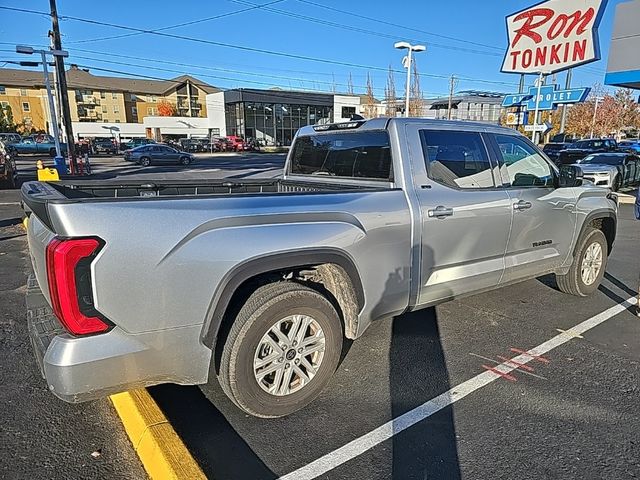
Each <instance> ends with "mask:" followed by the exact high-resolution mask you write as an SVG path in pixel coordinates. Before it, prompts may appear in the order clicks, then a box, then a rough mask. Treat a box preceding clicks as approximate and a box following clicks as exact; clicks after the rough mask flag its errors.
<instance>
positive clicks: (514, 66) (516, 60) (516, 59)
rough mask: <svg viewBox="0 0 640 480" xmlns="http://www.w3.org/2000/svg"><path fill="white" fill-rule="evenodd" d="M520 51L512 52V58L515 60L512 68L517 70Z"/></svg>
mask: <svg viewBox="0 0 640 480" xmlns="http://www.w3.org/2000/svg"><path fill="white" fill-rule="evenodd" d="M520 53H521V52H520V51H519V50H516V51H515V52H511V54H510V55H511V57H512V58H513V61H512V62H511V68H513V69H515V68H516V64H517V63H518V55H520Z"/></svg>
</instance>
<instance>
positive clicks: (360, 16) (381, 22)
mask: <svg viewBox="0 0 640 480" xmlns="http://www.w3.org/2000/svg"><path fill="white" fill-rule="evenodd" d="M297 1H298V2H300V3H306V4H307V5H313V6H314V7H318V8H324V9H326V10H330V11H333V12H336V13H341V14H343V15H349V16H352V17H356V18H362V19H364V20H369V21H371V22H376V23H380V24H382V25H389V26H391V27H396V28H401V29H404V30H410V31H413V32H417V33H422V34H425V35H431V36H434V37H438V38H443V39H445V40H453V41H456V42H462V43H467V44H470V45H475V46H477V47H485V48H492V49H497V50H503V49H502V48H500V47H496V46H495V45H488V44H486V43H479V42H472V41H471V40H464V39H462V38H456V37H450V36H447V35H442V34H439V33H433V32H428V31H426V30H420V29H418V28H412V27H408V26H406V25H400V24H397V23H393V22H387V21H385V20H380V19H379V18H374V17H368V16H366V15H361V14H358V13H354V12H349V11H346V10H340V9H338V8H334V7H330V6H328V5H322V4H319V3H315V2H311V1H309V0H297Z"/></svg>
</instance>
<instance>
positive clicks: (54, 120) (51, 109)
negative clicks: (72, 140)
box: [40, 50, 62, 157]
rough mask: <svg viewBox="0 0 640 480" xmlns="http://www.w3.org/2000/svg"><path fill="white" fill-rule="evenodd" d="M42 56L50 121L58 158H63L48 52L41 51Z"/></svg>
mask: <svg viewBox="0 0 640 480" xmlns="http://www.w3.org/2000/svg"><path fill="white" fill-rule="evenodd" d="M40 55H41V56H42V71H43V72H44V86H45V88H46V89H47V97H48V98H49V121H50V122H51V129H52V130H53V141H54V142H55V144H56V157H61V156H62V150H60V133H59V132H58V119H57V118H56V107H55V102H54V101H53V92H52V91H51V82H50V80H49V68H48V66H47V52H46V51H44V50H40Z"/></svg>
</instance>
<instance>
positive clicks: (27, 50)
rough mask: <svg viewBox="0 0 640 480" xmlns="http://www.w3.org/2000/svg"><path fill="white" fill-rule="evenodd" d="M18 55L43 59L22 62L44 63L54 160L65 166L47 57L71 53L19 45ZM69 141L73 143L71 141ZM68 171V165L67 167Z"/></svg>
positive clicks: (30, 63) (28, 64) (66, 55)
mask: <svg viewBox="0 0 640 480" xmlns="http://www.w3.org/2000/svg"><path fill="white" fill-rule="evenodd" d="M16 53H22V54H25V55H33V54H34V53H39V54H40V55H41V57H42V60H41V62H20V64H21V65H23V66H34V65H35V66H37V65H38V63H42V71H43V73H44V86H45V88H46V89H47V97H48V99H49V121H50V123H51V129H52V130H53V141H54V142H55V146H56V158H55V159H54V163H55V165H56V166H57V165H64V157H63V156H62V150H61V148H60V132H59V131H58V120H57V119H56V118H55V115H56V108H55V102H54V99H53V93H52V92H51V81H50V79H49V68H48V61H47V55H51V56H52V57H54V58H55V57H68V56H69V52H66V51H64V50H53V49H50V50H36V49H34V48H33V47H29V46H26V45H17V46H16ZM69 141H73V139H70V140H69ZM65 170H66V165H65Z"/></svg>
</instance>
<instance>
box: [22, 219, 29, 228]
mask: <svg viewBox="0 0 640 480" xmlns="http://www.w3.org/2000/svg"><path fill="white" fill-rule="evenodd" d="M28 223H29V217H24V219H23V220H22V226H23V227H24V229H25V230H26V229H27V224H28Z"/></svg>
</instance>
